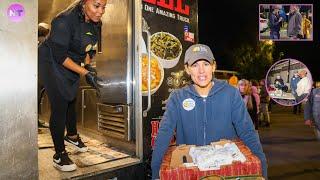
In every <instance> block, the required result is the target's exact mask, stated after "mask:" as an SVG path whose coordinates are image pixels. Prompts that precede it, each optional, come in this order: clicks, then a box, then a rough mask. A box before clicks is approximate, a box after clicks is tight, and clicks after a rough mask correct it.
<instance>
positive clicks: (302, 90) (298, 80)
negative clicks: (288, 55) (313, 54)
mask: <svg viewBox="0 0 320 180" xmlns="http://www.w3.org/2000/svg"><path fill="white" fill-rule="evenodd" d="M312 84H313V80H312V75H311V73H310V71H309V69H308V68H307V66H306V65H305V64H303V63H302V62H300V61H298V60H296V59H283V60H280V61H277V62H276V63H274V64H273V65H272V66H271V68H270V69H269V71H268V73H267V75H266V82H265V86H266V89H267V91H268V94H269V96H270V97H271V98H272V99H273V100H274V101H275V102H276V103H278V104H280V105H283V106H294V105H297V104H300V103H302V102H303V101H304V100H306V99H307V97H308V96H309V94H310V91H311V89H312Z"/></svg>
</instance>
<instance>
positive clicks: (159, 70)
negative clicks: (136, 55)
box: [141, 54, 164, 96]
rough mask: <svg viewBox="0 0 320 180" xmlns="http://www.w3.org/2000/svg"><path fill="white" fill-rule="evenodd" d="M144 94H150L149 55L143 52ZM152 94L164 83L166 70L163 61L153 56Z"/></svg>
mask: <svg viewBox="0 0 320 180" xmlns="http://www.w3.org/2000/svg"><path fill="white" fill-rule="evenodd" d="M141 60H142V71H141V72H142V95H143V96H148V82H149V81H148V55H147V54H142V59H141ZM150 61H151V69H150V71H151V84H150V89H151V94H154V93H155V92H156V91H157V90H158V89H159V87H160V86H161V84H162V81H163V78H164V70H163V67H162V65H161V63H160V62H159V61H158V60H157V58H155V57H154V56H151V60H150Z"/></svg>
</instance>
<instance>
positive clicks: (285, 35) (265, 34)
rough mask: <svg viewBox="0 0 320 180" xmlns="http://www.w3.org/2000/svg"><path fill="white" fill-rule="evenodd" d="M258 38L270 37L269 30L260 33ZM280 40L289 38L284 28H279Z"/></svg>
mask: <svg viewBox="0 0 320 180" xmlns="http://www.w3.org/2000/svg"><path fill="white" fill-rule="evenodd" d="M260 39H270V30H267V31H265V32H264V33H260ZM280 40H289V37H288V36H287V30H286V29H281V30H280Z"/></svg>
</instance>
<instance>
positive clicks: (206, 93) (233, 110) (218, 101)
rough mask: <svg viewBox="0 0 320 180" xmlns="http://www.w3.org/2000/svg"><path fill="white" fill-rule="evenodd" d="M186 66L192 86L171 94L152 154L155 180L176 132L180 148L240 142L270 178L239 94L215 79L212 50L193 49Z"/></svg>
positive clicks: (186, 58)
mask: <svg viewBox="0 0 320 180" xmlns="http://www.w3.org/2000/svg"><path fill="white" fill-rule="evenodd" d="M184 62H185V70H186V72H187V73H188V75H190V76H191V79H192V81H193V84H190V85H187V86H185V87H183V88H181V89H178V90H175V91H173V92H172V93H171V94H170V97H169V99H168V102H167V105H166V111H165V113H164V115H163V118H162V120H161V122H160V128H159V131H158V135H157V138H156V141H155V146H154V150H153V153H152V162H151V168H152V179H157V178H159V170H160V166H161V163H162V160H163V157H164V154H165V153H166V151H167V149H168V146H169V143H170V140H171V137H172V136H173V134H174V132H175V131H176V143H177V145H180V144H187V145H208V144H210V143H211V142H213V141H219V140H220V139H236V138H240V139H241V140H242V141H243V142H244V143H245V145H246V146H248V147H249V148H250V150H251V151H252V152H253V153H254V154H255V155H256V156H257V157H258V158H259V159H260V161H261V164H262V172H263V176H264V177H265V178H267V162H266V157H265V154H264V153H263V150H262V146H261V143H260V140H259V137H258V134H257V133H256V131H255V128H254V125H253V123H252V120H251V118H250V116H249V113H248V111H247V109H246V106H245V104H244V102H243V100H242V98H241V95H240V93H239V91H238V90H237V89H236V88H234V87H232V86H231V85H229V84H228V83H227V82H224V81H221V80H217V79H213V73H214V71H215V70H216V62H215V59H214V56H213V54H212V51H211V49H210V48H209V47H208V46H206V45H203V44H195V45H192V46H190V47H189V48H188V49H187V51H186V53H185V59H184Z"/></svg>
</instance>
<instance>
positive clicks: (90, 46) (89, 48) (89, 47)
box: [86, 44, 92, 52]
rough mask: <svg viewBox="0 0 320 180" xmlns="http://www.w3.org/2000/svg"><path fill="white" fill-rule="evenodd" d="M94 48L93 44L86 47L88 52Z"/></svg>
mask: <svg viewBox="0 0 320 180" xmlns="http://www.w3.org/2000/svg"><path fill="white" fill-rule="evenodd" d="M91 48H92V45H91V44H88V46H87V47H86V52H88V51H90V50H91Z"/></svg>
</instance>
